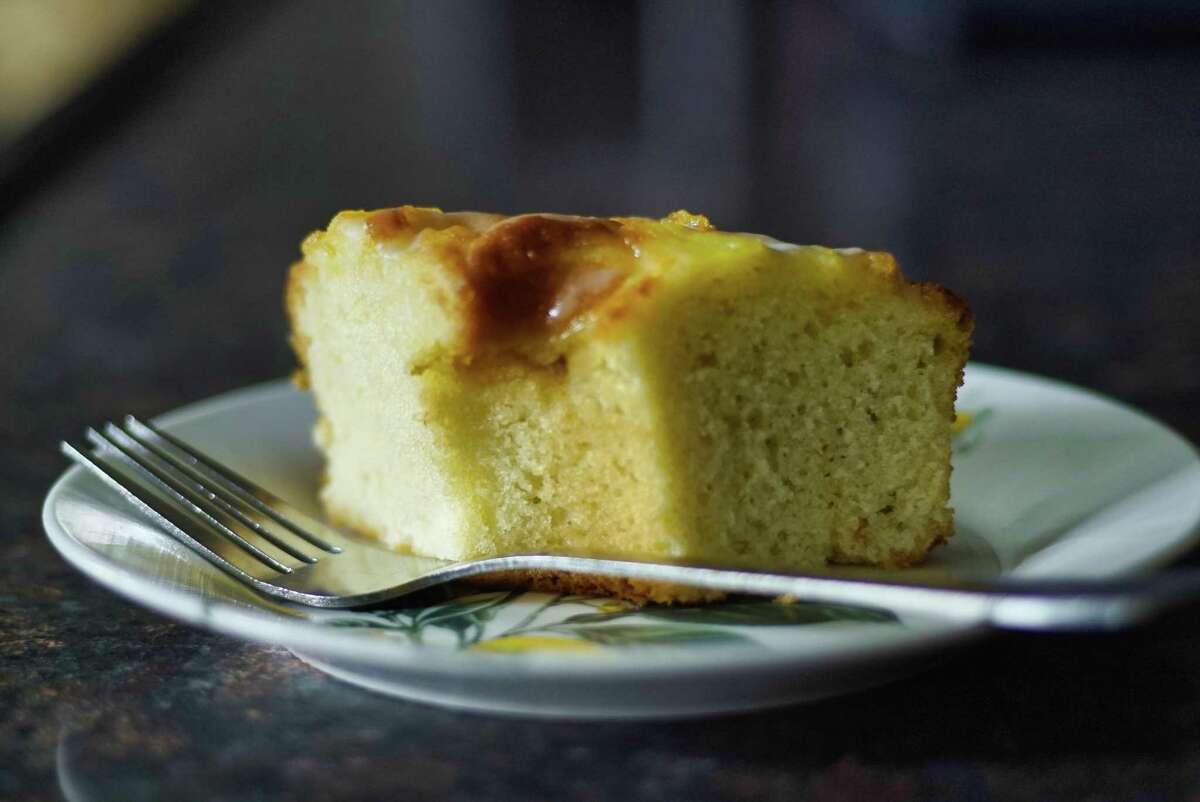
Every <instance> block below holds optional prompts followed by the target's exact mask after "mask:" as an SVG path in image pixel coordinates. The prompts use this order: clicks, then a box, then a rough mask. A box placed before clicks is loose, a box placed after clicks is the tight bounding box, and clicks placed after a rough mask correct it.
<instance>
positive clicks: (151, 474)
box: [86, 427, 292, 574]
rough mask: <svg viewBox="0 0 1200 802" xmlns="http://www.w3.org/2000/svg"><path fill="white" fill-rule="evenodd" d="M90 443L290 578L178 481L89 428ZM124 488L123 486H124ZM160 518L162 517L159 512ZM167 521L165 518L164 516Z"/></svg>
mask: <svg viewBox="0 0 1200 802" xmlns="http://www.w3.org/2000/svg"><path fill="white" fill-rule="evenodd" d="M86 434H87V438H88V440H90V441H92V443H94V444H95V445H97V446H98V447H100V448H109V449H111V450H114V451H116V452H117V453H119V454H121V455H122V456H124V457H125V459H126V460H127V461H128V462H129V463H130V464H131V465H132V466H133V467H134V468H136V469H137V470H138V472H139V473H140V474H142V476H144V477H145V479H146V480H147V481H148V482H149V483H150V484H152V485H153V486H154V487H155V488H156V489H157V490H159V491H160V492H162V493H164V494H166V496H167V497H168V498H170V499H171V500H172V501H173V502H175V503H176V504H179V505H180V506H181V507H182V508H183V509H185V510H187V511H188V512H190V513H192V514H194V515H196V516H198V517H199V518H200V519H201V520H203V521H204V522H205V523H207V524H208V525H209V526H211V527H212V528H213V529H214V530H215V531H216V532H218V533H220V534H221V535H222V536H223V537H224V538H225V539H226V540H228V541H229V542H230V543H232V544H233V545H235V546H237V547H238V548H240V549H242V551H244V552H246V553H247V554H249V555H250V556H251V557H254V558H255V559H256V560H258V561H259V562H261V563H262V564H264V565H266V566H267V567H268V568H271V569H272V570H275V571H278V572H279V573H281V574H290V573H291V572H292V569H291V568H289V567H287V566H286V565H284V564H283V563H281V562H280V561H279V560H277V559H275V558H274V557H272V556H271V555H269V554H267V553H266V552H265V551H263V550H262V549H260V548H259V547H258V546H255V545H254V544H253V543H251V542H250V541H248V540H246V539H245V538H244V537H242V536H241V535H239V534H238V533H237V532H235V531H233V530H232V529H230V528H229V527H228V526H226V525H225V524H224V523H223V522H222V521H220V520H218V519H217V518H216V517H215V516H214V515H213V514H212V512H211V509H212V508H211V507H210V508H209V509H205V506H206V505H204V504H202V503H199V501H198V500H197V499H194V498H192V497H191V496H190V495H189V494H188V492H187V491H186V489H184V488H183V486H182V485H180V484H179V483H178V482H177V481H175V480H174V479H173V478H171V477H170V476H169V475H168V474H166V473H164V472H163V471H162V470H161V469H159V468H157V467H155V466H154V465H153V464H152V463H150V462H148V461H147V460H145V459H144V458H143V457H141V456H139V455H138V454H136V453H135V452H133V451H132V450H131V449H128V448H126V447H124V446H123V445H121V444H120V443H118V442H117V441H115V440H112V439H110V438H108V437H106V436H105V435H104V434H102V433H100V432H98V431H96V430H95V429H92V428H90V427H89V428H88V429H87V430H86ZM122 487H124V485H122ZM125 489H126V490H128V491H129V492H130V493H132V492H134V491H133V490H132V489H131V488H128V487H125ZM160 516H162V513H161V512H160ZM162 517H166V516H162Z"/></svg>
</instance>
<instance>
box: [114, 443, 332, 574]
mask: <svg viewBox="0 0 1200 802" xmlns="http://www.w3.org/2000/svg"><path fill="white" fill-rule="evenodd" d="M104 435H105V437H106V438H107V439H109V440H111V441H115V442H120V443H121V444H122V445H123V446H124V448H122V451H127V450H129V449H142V450H145V451H146V452H147V453H149V454H151V455H152V456H154V457H157V458H158V459H159V460H161V461H163V462H165V463H167V465H169V466H171V467H178V466H176V465H175V463H174V462H173V461H172V460H171V458H170V455H168V454H166V453H165V452H163V451H162V450H161V449H159V448H156V447H155V446H153V445H152V444H150V443H145V442H142V440H141V439H140V438H138V437H136V436H134V435H132V434H130V433H129V432H126V431H124V430H123V429H121V428H119V427H117V426H115V425H113V424H112V423H108V424H105V426H104ZM172 479H174V480H175V481H177V482H179V483H180V484H181V485H184V486H185V487H186V488H187V489H188V490H190V491H191V493H193V494H194V496H197V497H199V498H193V500H194V501H198V502H199V501H200V499H203V500H204V501H207V502H210V503H212V504H215V505H216V506H218V507H219V508H220V509H221V511H222V512H224V513H225V514H227V515H229V516H231V517H233V518H234V519H236V520H237V521H238V522H239V523H241V524H242V525H243V526H246V527H249V528H250V529H253V530H254V531H255V532H256V533H257V534H258V535H259V537H261V538H263V539H264V540H266V541H267V542H268V543H270V544H271V545H272V546H274V547H275V548H277V549H279V550H280V551H282V552H285V553H287V554H289V555H291V556H292V557H294V558H296V559H297V560H300V561H301V562H306V563H309V564H312V563H315V562H316V561H317V560H316V558H315V557H313V556H311V555H309V554H306V553H304V552H303V551H301V550H300V549H298V548H296V547H295V546H294V545H292V544H291V543H288V542H287V541H285V540H284V539H283V538H281V537H279V536H278V535H277V534H275V533H274V532H272V531H271V530H269V529H267V528H266V527H265V526H263V525H262V524H261V523H259V522H258V521H256V520H254V519H253V518H251V517H250V516H248V515H246V514H245V513H244V512H242V511H241V510H239V509H238V508H237V507H236V506H235V505H236V504H238V503H244V502H241V500H240V498H239V497H238V496H235V495H233V494H231V493H228V492H226V491H224V490H223V489H222V488H220V487H209V486H208V485H207V484H205V482H204V481H203V479H202V478H200V477H199V476H197V475H196V474H194V473H191V472H186V471H179V476H178V477H172Z"/></svg>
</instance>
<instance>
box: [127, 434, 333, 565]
mask: <svg viewBox="0 0 1200 802" xmlns="http://www.w3.org/2000/svg"><path fill="white" fill-rule="evenodd" d="M124 432H125V433H126V434H127V435H129V436H130V437H132V438H134V439H135V440H137V442H138V443H140V444H141V445H143V446H144V447H146V448H147V449H151V448H152V446H151V444H150V442H149V438H147V437H146V436H145V433H146V432H149V433H150V434H151V435H153V436H154V437H156V438H158V439H159V440H161V441H162V442H164V443H167V444H168V445H170V446H171V447H172V448H174V449H176V450H178V451H179V452H181V453H182V454H184V455H186V457H187V460H186V461H185V460H181V459H179V458H178V457H175V456H174V455H171V454H168V453H167V452H166V451H163V450H162V449H154V450H155V453H156V454H157V455H158V456H160V457H161V458H162V459H164V460H167V461H169V462H171V463H172V464H173V465H174V466H175V467H176V468H178V469H179V470H181V471H184V472H186V473H191V474H192V475H193V477H194V478H197V479H199V480H200V481H201V482H203V481H204V477H201V476H199V475H198V474H199V471H198V470H197V468H200V469H203V470H204V471H205V473H206V474H207V475H208V476H209V477H212V478H213V479H216V480H217V481H218V482H219V483H220V484H221V485H222V486H223V487H224V488H225V489H226V490H228V491H229V492H230V493H233V494H234V495H236V496H237V497H238V498H239V499H241V500H242V501H243V502H244V503H246V504H248V505H250V506H251V507H254V509H256V510H258V511H259V512H260V513H262V514H263V515H266V516H267V517H268V518H270V519H271V520H273V521H275V522H276V523H277V524H279V525H280V526H282V527H284V528H286V529H288V530H289V531H290V532H292V533H293V534H295V535H298V536H299V537H302V538H304V539H305V540H307V541H308V542H309V543H311V544H312V545H314V546H316V547H317V548H319V549H323V550H325V551H328V552H331V553H333V554H336V553H338V552H340V551H341V547H339V546H337V545H335V544H332V543H329V542H328V541H327V540H325V539H324V538H322V537H320V536H318V535H315V534H313V533H312V532H311V531H309V530H310V529H311V528H313V525H314V522H312V520H311V519H310V518H309V517H308V516H307V515H304V514H303V513H301V512H300V511H299V510H297V509H296V508H295V507H293V506H292V505H291V504H289V503H288V502H286V501H284V500H283V499H281V498H279V497H278V496H276V495H275V494H274V493H272V492H271V491H269V490H267V489H266V488H264V487H260V486H259V485H257V484H255V483H254V482H252V481H250V480H249V479H247V478H246V477H244V476H242V475H241V474H239V473H237V472H236V471H234V470H233V469H231V468H228V467H226V466H224V465H222V464H221V463H219V462H217V461H216V460H214V459H212V458H211V457H208V456H206V455H205V454H203V453H201V452H200V451H197V450H196V449H194V448H192V447H191V446H189V445H188V444H187V443H185V442H183V441H182V440H180V439H179V438H177V437H175V436H174V435H171V434H168V433H167V432H165V431H163V430H162V429H160V428H159V427H158V426H155V425H154V424H153V423H147V422H145V421H142V420H139V419H138V418H136V417H134V416H133V415H126V416H125V428H124ZM189 462H190V463H191V464H189ZM281 509H285V510H287V511H288V513H289V514H290V517H289V515H284V514H283V513H282V512H280V511H279V510H281ZM296 518H299V519H301V520H303V521H304V522H305V524H306V526H301V525H300V524H299V523H297V522H296V521H295V519H296Z"/></svg>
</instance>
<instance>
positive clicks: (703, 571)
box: [62, 416, 1200, 631]
mask: <svg viewBox="0 0 1200 802" xmlns="http://www.w3.org/2000/svg"><path fill="white" fill-rule="evenodd" d="M86 435H87V440H88V441H89V442H90V444H91V446H92V447H91V448H90V449H89V448H85V447H81V446H77V445H72V444H71V443H69V442H63V443H62V450H63V453H64V454H66V455H67V456H69V457H70V458H71V459H73V460H75V461H76V462H78V463H79V464H80V465H82V466H83V467H85V468H87V469H88V470H89V471H91V472H92V473H93V474H95V475H96V476H97V477H99V478H100V479H101V480H102V481H103V482H104V483H105V484H107V485H109V486H110V487H112V488H113V489H115V490H116V491H117V492H118V493H120V494H121V495H122V496H123V497H125V498H126V499H127V500H128V501H129V502H130V503H132V504H133V505H134V506H135V507H137V508H138V509H139V510H141V511H142V512H143V513H145V514H146V515H148V516H149V517H150V518H151V519H153V520H154V521H155V522H157V523H158V524H159V525H160V526H161V527H162V528H163V530H164V531H165V532H166V533H167V534H168V535H170V536H172V537H174V538H175V539H176V540H178V541H180V542H181V543H183V544H184V545H185V546H188V547H189V548H191V549H192V550H194V551H195V552H196V553H198V554H199V555H200V556H201V557H204V558H205V559H206V560H208V561H209V562H211V563H212V564H214V565H215V566H217V567H218V568H220V569H221V570H223V571H225V572H226V573H228V574H229V575H231V576H232V577H234V578H235V579H238V580H240V581H241V582H243V583H245V584H247V585H249V586H250V587H252V588H254V589H255V590H257V591H259V592H261V593H264V594H266V595H268V596H273V597H276V598H279V599H283V600H286V601H289V602H296V603H299V604H306V605H312V606H316V607H360V606H368V605H374V604H378V603H380V602H384V601H388V600H391V599H395V598H397V597H400V596H404V595H406V594H409V593H413V592H414V591H418V590H422V589H424V588H428V587H431V586H433V585H437V584H440V583H443V582H450V581H453V580H457V579H465V578H467V577H473V576H480V575H484V574H496V573H503V572H506V571H513V570H539V571H559V572H566V573H572V574H589V575H599V576H605V577H618V578H627V579H640V580H649V581H654V582H669V583H677V584H682V585H690V586H694V587H700V588H706V589H711V590H719V591H725V592H727V593H741V594H752V595H761V596H786V597H791V598H795V599H798V600H803V601H813V602H824V603H830V604H841V605H851V606H857V607H870V608H882V609H885V610H890V611H892V612H894V613H897V614H899V615H902V616H904V615H910V616H918V617H932V618H934V619H940V620H949V621H952V622H955V623H960V624H969V625H990V626H993V627H998V628H1004V629H1019V630H1041V631H1066V630H1105V629H1117V628H1121V627H1125V626H1129V625H1131V624H1135V623H1138V622H1141V621H1144V620H1146V619H1148V618H1150V617H1151V616H1153V615H1155V614H1157V613H1158V612H1160V611H1162V610H1163V609H1165V608H1167V607H1169V606H1172V605H1175V604H1178V603H1181V602H1183V601H1185V600H1187V599H1190V598H1193V597H1195V596H1196V595H1198V594H1200V571H1197V570H1186V571H1175V572H1170V573H1165V574H1158V575H1155V576H1152V577H1141V578H1130V579H1119V580H1104V581H1065V580H1064V581H1043V580H1039V581H1031V580H1013V579H1001V580H991V581H962V582H956V583H954V584H949V583H947V584H940V585H939V584H921V585H917V584H912V583H906V582H901V581H878V580H865V579H845V578H839V577H830V576H795V575H786V574H773V573H764V572H759V571H745V570H730V569H720V568H707V567H699V566H691V565H671V564H660V563H645V562H634V561H629V560H604V559H593V558H586V557H569V556H561V555H550V554H514V555H507V556H502V557H492V558H488V559H481V560H472V561H463V562H451V561H447V560H438V559H434V558H428V557H416V556H411V555H406V554H399V553H396V552H393V551H389V550H386V549H383V548H380V547H377V546H374V545H371V544H369V543H365V542H363V541H360V540H356V539H353V538H350V537H348V536H346V535H344V534H342V533H340V532H338V531H337V530H336V529H334V528H332V527H330V526H327V525H325V524H323V523H321V522H320V521H317V520H315V519H313V518H311V517H309V516H307V515H305V514H304V513H302V512H300V511H299V510H298V509H296V508H295V507H294V506H292V505H291V504H289V503H287V502H286V501H284V500H283V499H280V498H278V497H276V496H275V495H273V494H271V493H270V492H268V491H266V490H264V489H263V488H261V487H259V486H258V485H256V484H254V483H253V482H251V481H250V480H249V479H246V478H245V477H243V476H240V475H239V474H237V473H235V472H234V471H233V470H231V469H230V468H228V467H225V466H223V465H221V464H220V463H218V462H216V461H215V460H213V459H211V458H210V457H207V456H205V455H204V454H202V453H200V452H199V451H197V450H196V449H194V448H193V447H191V446H189V445H188V444H186V443H184V442H183V441H181V440H179V439H178V438H176V437H174V436H173V435H171V434H168V433H167V432H165V431H162V430H161V429H160V428H158V427H157V426H155V425H153V424H151V423H144V422H142V421H139V420H138V419H136V418H134V417H132V416H130V417H127V418H125V421H124V426H116V425H115V424H112V423H108V424H106V425H105V426H103V427H102V428H101V429H100V430H97V429H88V430H87V432H86Z"/></svg>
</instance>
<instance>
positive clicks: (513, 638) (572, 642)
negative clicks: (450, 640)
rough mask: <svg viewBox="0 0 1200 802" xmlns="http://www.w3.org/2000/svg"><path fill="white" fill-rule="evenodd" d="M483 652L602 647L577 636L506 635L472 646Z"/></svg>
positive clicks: (545, 650) (584, 649) (580, 650)
mask: <svg viewBox="0 0 1200 802" xmlns="http://www.w3.org/2000/svg"><path fill="white" fill-rule="evenodd" d="M471 648H472V649H474V650H476V651H481V652H506V653H509V654H512V653H521V652H596V651H599V650H600V647H599V646H597V645H596V644H594V643H588V642H587V641H585V640H577V639H575V638H556V637H554V636H553V635H506V636H504V637H500V638H493V639H492V640H486V641H483V642H482V643H477V644H475V645H474V646H472V647H471Z"/></svg>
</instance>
